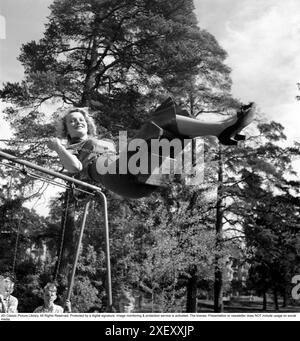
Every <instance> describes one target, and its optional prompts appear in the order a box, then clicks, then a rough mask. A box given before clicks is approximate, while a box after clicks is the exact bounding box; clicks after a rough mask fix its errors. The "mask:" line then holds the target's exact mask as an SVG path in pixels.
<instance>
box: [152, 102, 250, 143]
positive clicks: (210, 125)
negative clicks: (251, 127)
mask: <svg viewBox="0 0 300 341" xmlns="http://www.w3.org/2000/svg"><path fill="white" fill-rule="evenodd" d="M254 113H255V106H254V103H250V104H249V105H245V106H242V107H241V109H240V110H239V111H238V112H237V114H236V115H233V116H232V117H230V118H225V119H219V120H214V121H213V120H212V121H210V122H202V121H200V120H198V119H195V118H191V117H189V114H188V113H187V111H186V110H183V109H181V108H180V107H179V106H177V105H176V104H175V102H174V101H173V100H172V98H168V99H167V100H166V101H165V102H164V103H163V104H162V105H161V106H160V107H158V108H157V110H156V111H155V112H154V113H153V115H152V118H151V119H152V122H154V123H155V124H157V125H158V126H159V127H161V128H162V129H164V130H165V131H167V132H171V133H173V134H174V137H179V138H194V137H200V136H216V137H218V138H219V140H220V142H221V143H222V144H225V145H232V144H237V141H238V140H242V139H244V136H242V135H239V132H240V131H241V130H242V129H243V128H245V127H246V126H247V125H248V124H250V123H251V122H252V120H253V117H254ZM233 139H234V140H233Z"/></svg>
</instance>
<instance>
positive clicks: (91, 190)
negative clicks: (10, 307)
mask: <svg viewBox="0 0 300 341" xmlns="http://www.w3.org/2000/svg"><path fill="white" fill-rule="evenodd" d="M2 158H3V159H5V160H8V161H11V162H14V163H16V164H19V165H21V166H22V167H23V168H20V167H16V166H13V165H11V164H9V163H3V162H1V164H4V165H5V166H8V167H12V168H15V169H17V170H19V171H20V172H22V173H23V174H26V175H29V176H32V177H33V178H36V179H40V180H41V181H44V182H48V183H51V184H54V185H60V186H61V187H64V188H66V189H69V188H70V186H71V187H72V189H73V190H76V191H80V192H84V193H86V194H89V195H90V196H91V197H95V198H98V197H99V196H100V197H101V199H102V201H103V205H104V224H105V253H106V274H107V285H106V293H107V298H108V299H107V302H108V304H107V310H108V311H112V309H113V303H112V284H111V266H110V247H109V227H108V207H107V198H106V196H105V194H104V193H103V192H102V189H101V188H100V187H97V186H94V185H91V184H89V183H86V182H83V181H80V180H78V179H75V178H72V177H70V176H67V175H64V174H61V173H58V172H55V171H52V170H48V169H46V168H44V167H41V166H38V165H35V164H33V163H31V162H29V161H25V160H21V159H19V158H17V157H16V156H13V155H10V154H7V153H4V152H2V151H1V150H0V159H2ZM25 167H28V168H31V169H33V170H35V171H38V172H41V173H42V174H45V175H44V176H40V175H36V174H35V173H32V172H28V171H27V170H25ZM46 175H47V176H46ZM49 176H51V177H49ZM56 178H59V179H61V180H64V181H65V182H67V183H68V184H71V185H69V186H67V185H62V184H60V183H58V182H57V181H56V180H55V179H56ZM75 185H77V186H76V187H75ZM83 188H85V189H83ZM68 201H69V199H68ZM67 203H68V202H67ZM89 205H90V200H88V201H87V202H86V205H85V210H84V215H83V220H82V224H81V228H80V235H79V239H78V241H77V246H76V254H75V258H74V261H73V267H72V272H71V278H70V281H69V285H68V291H67V299H68V300H69V299H70V297H71V294H72V289H73V284H74V277H75V272H76V267H77V262H78V258H79V251H80V245H81V241H82V237H83V232H84V227H85V224H86V218H87V214H88V210H89ZM65 220H66V219H65V218H64V223H63V231H62V232H63V233H64V232H65V227H66V225H65V224H66V221H65ZM62 241H63V238H62ZM16 245H17V244H16ZM62 247H63V245H62V244H61V245H60V249H59V257H58V266H57V269H59V263H60V262H61V254H62ZM16 250H17V246H16V247H15V256H14V258H15V259H16ZM15 262H16V261H15V260H14V267H15ZM57 269H56V272H55V276H56V277H57V274H58V272H57V271H58V270H57Z"/></svg>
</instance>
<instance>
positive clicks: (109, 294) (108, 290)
mask: <svg viewBox="0 0 300 341" xmlns="http://www.w3.org/2000/svg"><path fill="white" fill-rule="evenodd" d="M98 194H100V195H101V196H102V199H103V205H104V224H105V253H106V255H105V260H106V280H107V284H106V295H107V310H108V311H109V312H111V311H112V310H113V305H112V304H113V301H112V284H111V267H110V247H109V227H108V211H107V198H106V196H105V194H104V193H103V192H101V191H98Z"/></svg>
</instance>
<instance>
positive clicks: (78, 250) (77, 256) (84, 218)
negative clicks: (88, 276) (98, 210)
mask: <svg viewBox="0 0 300 341" xmlns="http://www.w3.org/2000/svg"><path fill="white" fill-rule="evenodd" d="M89 206H90V200H88V201H87V202H86V204H85V207H84V213H83V218H82V223H81V227H80V233H79V238H78V240H77V246H76V254H75V259H74V262H73V267H72V273H71V277H70V281H69V287H68V292H67V298H66V299H67V300H70V298H71V294H72V291H73V284H74V278H75V272H76V268H77V263H78V258H79V253H80V246H81V241H82V237H83V231H84V228H85V223H86V218H87V215H88V211H89Z"/></svg>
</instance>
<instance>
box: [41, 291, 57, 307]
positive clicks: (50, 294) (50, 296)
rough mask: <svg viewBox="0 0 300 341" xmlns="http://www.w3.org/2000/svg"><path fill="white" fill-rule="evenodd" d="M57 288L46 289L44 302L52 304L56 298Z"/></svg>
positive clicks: (47, 304)
mask: <svg viewBox="0 0 300 341" xmlns="http://www.w3.org/2000/svg"><path fill="white" fill-rule="evenodd" d="M56 298H57V295H56V288H55V287H49V288H46V289H45V290H44V303H45V305H46V306H49V305H52V304H53V303H54V301H55V300H56Z"/></svg>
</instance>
